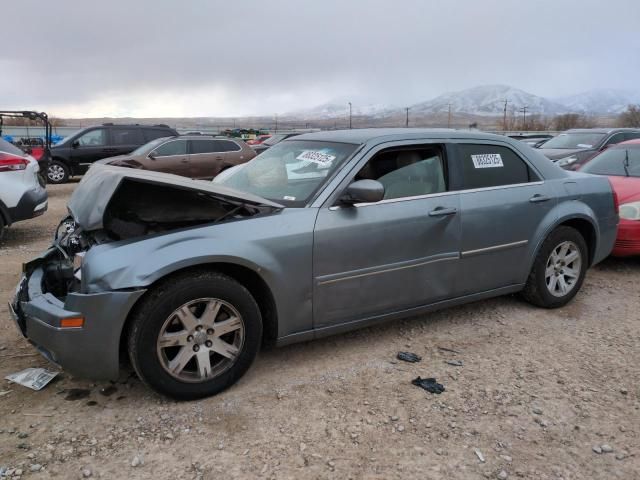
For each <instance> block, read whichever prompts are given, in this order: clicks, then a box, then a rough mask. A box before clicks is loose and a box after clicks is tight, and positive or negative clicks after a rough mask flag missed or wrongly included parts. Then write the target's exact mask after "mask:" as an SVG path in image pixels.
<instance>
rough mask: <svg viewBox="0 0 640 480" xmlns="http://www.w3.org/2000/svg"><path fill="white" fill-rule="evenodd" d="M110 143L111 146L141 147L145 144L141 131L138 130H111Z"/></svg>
mask: <svg viewBox="0 0 640 480" xmlns="http://www.w3.org/2000/svg"><path fill="white" fill-rule="evenodd" d="M111 143H112V144H113V145H142V144H143V143H145V140H144V136H143V135H142V130H140V129H139V128H113V129H111Z"/></svg>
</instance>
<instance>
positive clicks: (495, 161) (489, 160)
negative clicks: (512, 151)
mask: <svg viewBox="0 0 640 480" xmlns="http://www.w3.org/2000/svg"><path fill="white" fill-rule="evenodd" d="M471 160H472V161H473V166H474V167H475V168H496V167H504V164H503V163H502V157H501V156H500V154H499V153H483V154H482V155H471Z"/></svg>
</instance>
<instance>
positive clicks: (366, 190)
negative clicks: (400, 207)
mask: <svg viewBox="0 0 640 480" xmlns="http://www.w3.org/2000/svg"><path fill="white" fill-rule="evenodd" d="M383 198H384V185H382V184H381V183H380V182H378V181H377V180H357V181H355V182H353V183H352V184H351V185H349V186H348V187H347V191H346V192H345V193H344V195H343V196H342V198H340V201H341V202H342V203H345V204H347V205H353V204H355V203H376V202H379V201H380V200H382V199H383Z"/></svg>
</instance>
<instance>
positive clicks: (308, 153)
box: [296, 150, 336, 167]
mask: <svg viewBox="0 0 640 480" xmlns="http://www.w3.org/2000/svg"><path fill="white" fill-rule="evenodd" d="M335 159H336V156H335V155H329V154H328V153H323V152H318V151H316V150H305V151H304V152H302V153H301V154H300V155H298V156H297V157H296V160H306V161H308V162H313V163H317V164H318V165H322V166H324V167H328V166H329V165H331V162H333V161H334V160H335Z"/></svg>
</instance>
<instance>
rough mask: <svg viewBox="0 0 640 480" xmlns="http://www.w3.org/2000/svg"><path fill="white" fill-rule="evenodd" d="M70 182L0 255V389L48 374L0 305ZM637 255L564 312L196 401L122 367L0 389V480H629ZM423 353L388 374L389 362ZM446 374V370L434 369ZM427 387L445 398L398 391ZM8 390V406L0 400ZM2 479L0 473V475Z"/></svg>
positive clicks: (492, 323)
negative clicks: (116, 376) (117, 372)
mask: <svg viewBox="0 0 640 480" xmlns="http://www.w3.org/2000/svg"><path fill="white" fill-rule="evenodd" d="M73 188H74V185H73V184H70V185H63V186H53V187H50V188H49V191H50V209H49V212H48V213H47V214H46V215H44V216H43V217H40V218H38V219H35V220H32V221H28V222H23V223H19V224H16V225H15V226H14V227H12V228H11V229H9V230H8V231H7V232H6V235H5V239H4V240H3V241H2V242H1V243H0V265H1V267H0V331H2V332H3V333H2V336H1V337H0V377H2V378H4V376H6V375H7V374H9V373H12V372H15V371H18V370H21V369H23V368H27V367H37V366H43V367H44V366H47V362H46V361H45V360H44V359H42V358H41V357H39V356H38V355H37V354H34V353H35V351H34V349H33V348H32V347H31V346H30V345H29V344H28V343H27V342H26V340H24V339H22V338H21V337H20V336H19V334H18V332H17V330H16V329H15V328H14V326H13V324H12V322H11V320H10V318H9V315H8V312H7V308H6V302H7V301H8V300H9V298H10V296H11V294H12V292H13V290H14V288H15V285H16V283H17V280H18V274H19V271H20V265H21V263H22V262H24V261H26V260H28V259H30V258H31V257H32V256H34V255H35V254H36V253H38V252H40V251H41V250H43V249H44V248H45V247H46V246H47V245H48V243H49V240H50V238H51V235H52V232H53V229H54V226H55V225H56V224H57V222H58V220H59V219H60V218H61V217H62V215H63V214H64V212H65V202H66V200H67V198H68V196H69V194H70V193H71V191H72V190H73ZM639 282H640V259H628V260H616V259H608V260H606V261H605V262H603V263H602V264H601V265H599V266H597V267H595V268H594V269H592V270H591V271H590V272H589V274H588V275H587V279H586V282H585V285H584V287H583V289H582V291H581V292H580V293H579V294H578V296H577V297H576V299H575V300H574V301H573V302H572V303H571V304H570V305H568V306H566V307H564V308H562V309H558V310H553V311H546V310H541V309H537V308H534V307H531V306H529V305H528V304H526V303H524V302H523V301H521V300H520V299H519V298H518V297H516V296H509V297H502V298H498V299H493V300H488V301H483V302H477V303H474V304H471V305H467V306H464V307H458V308H452V309H449V310H445V311H441V312H438V313H435V314H431V315H428V316H422V317H416V318H411V319H407V320H404V321H399V322H395V323H391V324H386V325H383V326H380V327H375V328H368V329H365V330H361V331H358V332H354V333H351V334H347V335H342V336H338V337H333V338H328V339H324V340H320V341H315V342H310V343H305V344H300V345H293V346H290V347H285V348H282V349H272V350H267V351H263V352H261V354H260V355H259V358H258V359H257V361H256V363H255V365H254V366H253V367H252V369H251V370H250V371H249V373H248V374H247V375H246V376H245V377H244V378H243V379H242V380H241V381H240V382H239V383H238V384H237V385H235V386H234V387H233V388H231V389H230V390H228V391H226V392H224V393H223V394H221V395H218V396H216V397H213V398H209V399H206V400H201V401H197V402H183V403H176V402H173V401H170V400H167V399H165V398H161V397H159V396H157V395H155V394H154V393H152V392H150V391H149V390H147V389H146V388H145V387H143V386H142V384H141V383H140V382H139V381H138V380H137V379H136V378H135V377H134V376H132V374H131V373H130V371H125V372H124V373H123V375H122V378H121V380H120V381H118V382H116V383H113V384H112V383H108V382H107V383H98V384H96V383H92V382H89V381H86V380H82V379H76V378H72V377H71V376H70V375H68V374H65V373H64V372H63V373H62V374H61V375H60V376H59V377H58V378H57V379H55V380H54V381H53V382H52V383H51V384H49V385H48V386H47V387H46V388H45V389H44V390H42V391H40V392H33V391H31V390H28V389H26V388H24V387H21V386H19V385H13V384H10V383H9V382H7V381H5V380H0V472H4V475H5V476H7V478H19V477H22V478H42V479H45V478H51V477H56V478H64V479H67V478H69V479H73V478H87V477H100V478H149V479H156V480H157V479H165V478H166V479H182V478H185V479H192V478H204V479H207V478H216V477H218V476H220V475H221V474H223V475H224V476H225V477H226V478H292V479H295V478H340V479H343V478H378V479H393V478H402V479H407V478H422V479H439V478H461V479H475V478H498V479H505V478H535V479H599V478H603V479H604V478H607V479H610V478H619V479H625V480H626V479H637V478H640V400H639V399H640V387H639V380H640V367H639V366H638V365H639V363H640V349H639V348H638V346H639V345H640V288H639ZM401 350H402V351H411V352H415V353H416V354H418V355H420V356H422V361H421V362H419V363H415V364H412V363H405V362H401V361H398V360H396V358H395V356H396V353H397V352H398V351H401ZM450 361H451V362H452V363H454V364H460V363H461V365H452V364H449V363H447V362H450ZM419 375H420V376H422V377H436V378H437V380H438V382H440V383H442V384H443V385H444V386H445V388H446V391H445V392H444V393H442V394H441V395H435V394H430V393H427V392H425V391H424V390H421V389H420V388H417V387H415V386H413V385H412V384H411V380H412V379H414V378H415V377H417V376H419ZM5 392H8V393H5ZM1 476H2V473H0V477H1Z"/></svg>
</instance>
